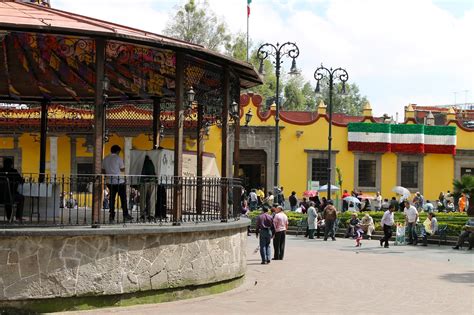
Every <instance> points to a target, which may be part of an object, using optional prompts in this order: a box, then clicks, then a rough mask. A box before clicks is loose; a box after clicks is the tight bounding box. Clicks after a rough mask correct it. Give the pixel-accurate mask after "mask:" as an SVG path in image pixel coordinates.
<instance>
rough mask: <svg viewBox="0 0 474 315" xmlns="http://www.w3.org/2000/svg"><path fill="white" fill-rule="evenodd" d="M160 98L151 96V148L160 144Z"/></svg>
mask: <svg viewBox="0 0 474 315" xmlns="http://www.w3.org/2000/svg"><path fill="white" fill-rule="evenodd" d="M160 115H161V99H160V98H159V97H155V98H153V146H152V148H151V149H152V150H156V149H158V147H159V145H160V128H161V118H160Z"/></svg>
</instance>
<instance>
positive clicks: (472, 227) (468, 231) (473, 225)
mask: <svg viewBox="0 0 474 315" xmlns="http://www.w3.org/2000/svg"><path fill="white" fill-rule="evenodd" d="M463 230H464V231H463V232H462V233H461V235H459V238H458V242H457V243H456V246H454V247H453V249H459V246H462V244H463V243H464V241H465V240H466V239H469V248H468V249H469V250H471V249H472V243H473V234H472V233H473V232H474V218H470V219H469V220H468V221H467V223H466V225H465V226H464V227H463Z"/></svg>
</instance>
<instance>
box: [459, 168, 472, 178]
mask: <svg viewBox="0 0 474 315" xmlns="http://www.w3.org/2000/svg"><path fill="white" fill-rule="evenodd" d="M464 175H472V176H474V167H461V177H463V176H464Z"/></svg>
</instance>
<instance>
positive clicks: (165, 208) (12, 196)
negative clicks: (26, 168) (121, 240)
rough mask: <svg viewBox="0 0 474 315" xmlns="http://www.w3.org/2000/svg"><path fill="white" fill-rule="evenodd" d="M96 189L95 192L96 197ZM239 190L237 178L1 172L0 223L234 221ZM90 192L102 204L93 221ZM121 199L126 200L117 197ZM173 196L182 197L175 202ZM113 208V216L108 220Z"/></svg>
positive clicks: (61, 223)
mask: <svg viewBox="0 0 474 315" xmlns="http://www.w3.org/2000/svg"><path fill="white" fill-rule="evenodd" d="M97 187H99V191H98V192H94V191H93V190H94V188H97ZM241 190H242V184H241V181H240V180H239V179H233V178H220V177H209V178H207V177H202V178H197V177H174V176H120V177H117V176H106V175H92V174H91V175H82V174H81V175H70V176H50V175H48V174H41V175H40V174H23V176H22V177H19V176H18V175H16V176H14V175H12V174H5V173H1V174H0V222H1V223H0V224H3V227H12V226H13V227H18V226H31V225H34V226H87V225H92V224H95V225H109V224H124V223H141V224H154V223H157V224H166V223H169V224H181V223H187V222H194V223H199V222H209V221H219V222H221V221H227V220H229V219H233V220H237V219H238V218H239V217H240V202H239V200H240V193H239V192H240V191H241ZM94 193H98V194H99V196H100V200H101V206H100V207H99V209H98V212H99V215H98V216H97V215H96V216H95V217H94V216H93V194H94ZM120 194H124V196H123V197H122V198H121V197H120ZM175 194H179V196H180V198H175ZM113 195H115V198H114V196H113ZM233 195H236V196H237V197H238V198H233ZM175 199H176V200H175ZM112 201H114V203H113V204H114V206H112ZM122 202H124V203H125V205H124V204H122ZM235 202H237V203H235ZM175 204H176V205H177V207H175ZM234 205H235V206H234ZM176 208H180V209H181V211H176ZM112 209H114V210H115V211H114V212H115V215H111V211H112ZM126 212H128V216H127V215H125V214H126ZM94 218H96V219H95V220H94ZM97 220H98V221H97ZM94 221H95V222H94Z"/></svg>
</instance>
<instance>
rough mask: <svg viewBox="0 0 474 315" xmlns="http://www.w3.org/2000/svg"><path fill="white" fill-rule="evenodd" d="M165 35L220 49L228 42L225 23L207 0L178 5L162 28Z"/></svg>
mask: <svg viewBox="0 0 474 315" xmlns="http://www.w3.org/2000/svg"><path fill="white" fill-rule="evenodd" d="M164 33H165V35H168V36H171V37H174V38H178V39H182V40H184V41H187V42H191V43H194V44H199V45H203V46H204V47H206V48H209V49H211V50H215V51H221V50H223V49H224V48H226V46H227V45H228V44H229V43H230V40H231V34H230V33H229V31H228V30H227V25H226V23H225V22H224V21H221V20H220V19H219V18H218V17H217V16H216V14H215V13H214V12H213V11H212V10H211V9H210V8H209V3H208V2H207V1H202V2H196V1H194V0H189V1H188V2H187V3H186V4H185V5H184V6H183V7H178V8H177V11H176V13H174V14H173V15H172V17H171V18H170V21H169V22H168V25H167V26H166V28H165V30H164Z"/></svg>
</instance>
